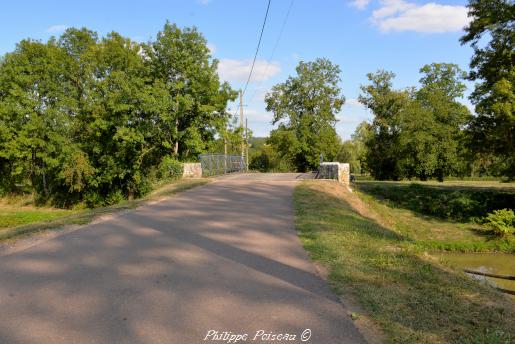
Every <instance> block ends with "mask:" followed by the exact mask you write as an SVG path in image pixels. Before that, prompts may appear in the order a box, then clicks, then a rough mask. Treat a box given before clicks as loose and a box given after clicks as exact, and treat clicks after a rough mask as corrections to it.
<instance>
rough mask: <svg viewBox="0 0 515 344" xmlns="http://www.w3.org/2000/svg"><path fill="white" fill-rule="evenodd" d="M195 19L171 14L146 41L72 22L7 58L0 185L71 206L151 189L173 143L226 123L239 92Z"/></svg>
mask: <svg viewBox="0 0 515 344" xmlns="http://www.w3.org/2000/svg"><path fill="white" fill-rule="evenodd" d="M234 97H235V92H233V91H232V90H231V89H230V87H229V85H228V84H226V83H224V84H222V83H220V81H219V79H218V75H217V73H216V61H215V60H211V58H210V56H209V53H208V49H207V47H206V42H205V39H204V38H203V37H202V35H201V34H200V33H198V32H197V31H196V29H184V30H180V29H178V28H177V27H176V26H175V25H171V24H169V23H167V24H166V25H165V29H164V30H163V32H162V33H160V34H159V36H158V40H157V41H156V42H150V43H149V44H148V45H141V44H139V43H136V42H133V41H131V40H130V39H128V38H125V37H123V36H121V35H120V34H118V33H116V32H112V33H110V34H108V35H107V36H106V37H104V38H101V39H99V38H98V35H97V34H96V33H95V32H92V31H90V30H88V29H85V28H82V29H76V28H70V29H67V30H66V31H65V32H64V33H63V34H62V35H61V37H59V38H58V39H56V38H54V37H52V38H50V39H49V40H48V42H46V43H43V42H39V41H32V40H24V41H21V42H20V43H19V44H18V45H17V47H16V49H15V51H13V52H12V53H8V54H6V55H5V56H4V57H3V58H2V59H1V60H0V173H1V175H0V177H1V178H0V193H6V192H16V191H19V189H21V190H23V191H25V190H26V191H28V192H33V193H34V194H35V195H36V197H37V198H38V199H41V200H45V201H46V200H49V201H51V202H52V203H53V204H55V205H59V206H69V205H71V204H73V203H76V202H80V201H85V203H86V204H87V205H101V204H105V203H109V204H110V203H115V202H117V201H119V200H121V199H123V198H125V197H132V196H139V195H142V194H144V193H145V192H147V191H149V189H150V184H151V180H152V178H153V176H157V172H156V171H157V169H158V168H159V166H162V163H163V161H165V162H170V161H171V160H170V157H169V155H170V154H171V153H172V152H173V149H174V145H175V147H177V150H175V153H177V154H176V155H179V156H180V157H181V158H182V159H188V157H190V156H195V155H196V154H197V153H199V152H203V151H204V150H205V149H207V147H210V146H211V145H212V144H213V142H214V141H215V137H216V136H217V135H218V136H219V135H221V134H223V133H224V132H225V128H226V127H227V121H228V115H227V112H226V109H225V108H226V105H227V102H228V101H229V100H230V99H234Z"/></svg>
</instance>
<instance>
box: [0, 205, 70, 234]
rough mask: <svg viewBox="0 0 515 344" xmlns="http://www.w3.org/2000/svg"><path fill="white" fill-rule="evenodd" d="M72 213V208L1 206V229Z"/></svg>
mask: <svg viewBox="0 0 515 344" xmlns="http://www.w3.org/2000/svg"><path fill="white" fill-rule="evenodd" d="M72 213H73V211H70V210H57V209H45V208H43V209H38V208H27V209H23V208H21V209H20V208H7V207H2V208H0V230H1V229H3V228H9V227H17V226H22V225H26V224H29V223H34V222H39V221H48V220H53V219H56V218H59V217H63V216H66V215H70V214H72Z"/></svg>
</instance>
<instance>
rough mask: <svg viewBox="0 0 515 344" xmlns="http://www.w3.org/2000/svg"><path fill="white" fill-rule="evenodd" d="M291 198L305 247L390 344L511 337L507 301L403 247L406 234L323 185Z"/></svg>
mask: <svg viewBox="0 0 515 344" xmlns="http://www.w3.org/2000/svg"><path fill="white" fill-rule="evenodd" d="M321 185H322V186H321ZM332 187H334V186H332ZM295 204H296V214H297V218H296V222H297V229H298V230H299V232H300V236H301V239H302V241H303V243H304V245H305V248H306V249H307V250H308V251H309V252H310V254H311V256H312V258H313V259H315V260H319V261H321V262H323V263H325V264H326V265H327V266H328V267H329V269H330V279H331V284H332V286H333V288H334V289H335V290H336V291H337V292H340V293H343V294H351V295H353V296H354V297H355V298H356V299H357V300H358V301H359V302H360V304H361V305H362V306H363V307H364V309H365V310H366V311H367V312H368V313H369V314H370V315H371V316H372V317H373V318H374V319H375V320H376V321H377V322H378V323H379V324H380V325H381V326H382V328H383V329H384V330H385V332H386V333H387V335H388V337H389V339H390V340H391V341H392V342H402V343H419V342H429V343H440V342H452V343H458V342H462V341H463V340H464V339H466V338H470V339H471V340H472V339H474V338H482V337H484V336H490V334H492V333H495V334H496V335H499V334H500V336H501V337H500V338H501V340H500V341H499V343H509V342H510V340H511V339H512V338H513V337H514V336H515V334H514V333H513V329H514V328H515V323H514V321H513V319H515V313H514V311H513V304H512V303H510V300H509V299H507V298H506V297H504V296H503V295H500V294H499V293H497V292H495V291H494V290H492V289H491V288H489V287H487V286H483V285H480V284H479V283H477V282H475V281H472V280H471V279H469V278H467V277H466V276H465V275H464V274H461V273H455V272H452V271H450V270H446V269H444V268H442V267H441V266H439V265H438V264H436V263H434V262H433V261H431V260H430V259H426V258H424V257H422V256H419V255H417V254H416V253H414V251H412V250H409V249H408V250H406V249H403V247H404V248H405V247H406V245H405V244H406V243H407V240H406V238H404V237H402V236H399V235H398V234H396V233H394V232H392V231H390V230H389V229H388V228H385V227H383V226H381V225H379V224H377V223H376V222H374V221H372V220H370V219H367V218H363V217H361V216H359V215H357V214H356V213H355V212H354V210H353V209H352V208H351V206H350V204H349V203H348V202H347V201H346V200H345V199H344V198H343V197H339V196H337V194H335V193H333V192H332V191H330V190H329V189H324V187H323V184H315V183H312V184H307V183H306V184H302V185H300V186H299V187H297V190H296V192H295ZM487 342H488V341H487Z"/></svg>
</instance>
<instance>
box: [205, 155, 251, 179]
mask: <svg viewBox="0 0 515 344" xmlns="http://www.w3.org/2000/svg"><path fill="white" fill-rule="evenodd" d="M199 160H200V164H201V166H202V176H204V177H208V176H215V175H219V174H224V173H232V172H244V171H245V170H246V164H245V158H244V157H242V156H241V155H225V154H201V155H199Z"/></svg>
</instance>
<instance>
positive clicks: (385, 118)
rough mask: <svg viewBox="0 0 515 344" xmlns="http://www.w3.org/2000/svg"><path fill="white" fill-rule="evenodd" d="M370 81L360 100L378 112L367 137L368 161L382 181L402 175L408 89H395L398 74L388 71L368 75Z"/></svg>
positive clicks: (364, 88) (368, 164) (375, 113)
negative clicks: (402, 134)
mask: <svg viewBox="0 0 515 344" xmlns="http://www.w3.org/2000/svg"><path fill="white" fill-rule="evenodd" d="M367 77H368V80H369V81H370V84H368V85H364V86H361V91H362V92H363V93H362V94H361V95H360V96H359V101H360V102H361V103H362V104H363V105H365V107H367V108H368V109H369V110H370V111H372V113H373V114H374V120H373V122H372V125H371V127H370V129H371V132H372V134H371V135H370V137H369V138H368V139H367V142H366V146H367V156H366V162H367V166H368V168H369V170H370V173H371V174H372V176H373V177H374V178H376V179H378V180H385V179H393V180H398V179H400V178H402V170H401V167H400V155H399V148H400V146H399V138H400V131H401V118H402V113H403V111H404V110H405V108H406V106H407V104H408V102H409V93H408V92H407V91H396V90H394V89H393V86H392V80H393V78H394V77H395V74H394V73H392V72H387V71H384V70H379V71H377V72H376V73H369V74H367Z"/></svg>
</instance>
